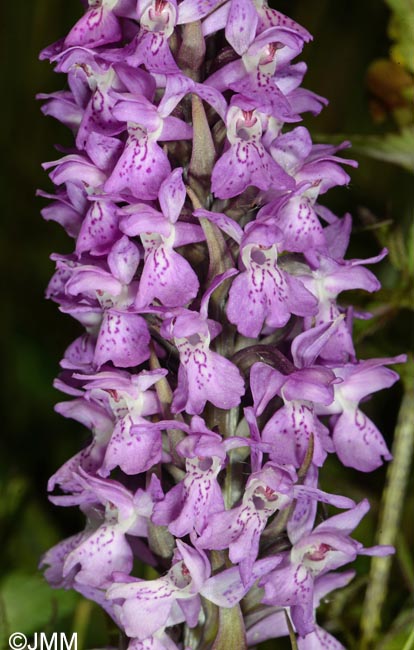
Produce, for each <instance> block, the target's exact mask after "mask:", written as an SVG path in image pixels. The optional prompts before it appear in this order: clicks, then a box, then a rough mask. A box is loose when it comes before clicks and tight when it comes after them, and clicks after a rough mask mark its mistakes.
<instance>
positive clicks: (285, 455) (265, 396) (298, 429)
mask: <svg viewBox="0 0 414 650" xmlns="http://www.w3.org/2000/svg"><path fill="white" fill-rule="evenodd" d="M334 381H335V375H334V373H333V372H332V370H330V369H328V368H324V367H311V368H303V369H300V370H297V371H295V372H292V373H291V374H289V375H287V376H286V375H283V374H282V373H281V372H279V371H278V370H276V369H275V368H270V367H269V366H267V365H266V364H263V363H255V364H254V365H253V366H252V370H251V373H250V386H251V389H252V394H253V399H254V410H255V413H256V414H257V415H261V414H262V413H263V411H264V409H265V408H266V406H267V404H268V403H269V401H270V400H271V399H272V398H273V397H274V396H275V395H279V396H280V397H281V398H282V399H283V402H284V405H283V406H282V407H281V408H279V409H278V410H276V411H275V413H274V414H273V415H272V416H271V418H270V420H269V421H268V422H267V424H266V425H265V427H264V428H263V431H262V434H261V439H262V441H263V442H264V443H266V444H267V445H268V452H269V455H270V458H271V459H272V460H274V461H275V462H277V463H287V464H291V465H293V466H294V467H300V465H301V464H302V462H303V460H304V458H305V455H306V452H307V449H308V446H309V441H310V437H311V435H312V436H313V444H314V452H313V458H312V461H313V462H314V463H315V464H316V465H317V466H318V467H320V466H322V465H323V463H324V461H325V458H326V455H327V452H328V451H333V450H334V448H333V445H332V442H331V441H330V438H329V431H328V429H327V428H326V427H325V426H324V425H323V424H322V423H321V422H319V420H318V418H317V415H316V412H315V408H314V403H318V404H319V403H321V404H331V402H333V399H334V388H333V383H334Z"/></svg>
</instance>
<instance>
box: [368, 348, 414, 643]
mask: <svg viewBox="0 0 414 650" xmlns="http://www.w3.org/2000/svg"><path fill="white" fill-rule="evenodd" d="M413 389H414V362H413V360H409V362H408V363H407V366H406V373H405V392H404V397H403V400H402V403H401V408H400V412H399V414H398V422H397V427H396V430H395V438H394V444H393V449H392V452H393V457H394V460H393V462H392V463H391V465H390V466H389V468H388V472H387V485H386V488H385V490H384V496H383V501H382V512H381V516H380V521H379V526H378V543H379V544H385V545H391V546H392V545H394V544H395V542H396V539H397V535H398V527H399V522H400V519H401V513H402V507H403V503H404V495H405V492H406V488H407V483H408V480H409V471H410V465H411V458H412V455H413V449H414V424H413V423H414V400H413ZM392 561H393V560H392V556H387V557H374V558H373V560H372V564H371V572H370V580H369V583H368V588H367V591H366V594H365V601H364V607H363V611H362V617H361V629H362V641H361V648H362V649H363V650H365V648H368V647H370V646H371V644H372V642H373V641H374V640H375V639H376V638H377V634H378V631H379V629H380V624H381V609H382V606H383V604H384V601H385V598H386V595H387V585H388V579H389V575H390V570H391V565H392Z"/></svg>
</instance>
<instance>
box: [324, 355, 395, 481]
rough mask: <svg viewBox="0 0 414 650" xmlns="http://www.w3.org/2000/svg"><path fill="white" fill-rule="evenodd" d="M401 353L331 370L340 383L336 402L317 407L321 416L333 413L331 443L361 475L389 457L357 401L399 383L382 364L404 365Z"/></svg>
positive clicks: (382, 441) (346, 463) (373, 426)
mask: <svg viewBox="0 0 414 650" xmlns="http://www.w3.org/2000/svg"><path fill="white" fill-rule="evenodd" d="M406 359H407V358H406V356H405V355H404V354H402V355H399V356H397V357H390V358H387V359H370V360H368V361H360V362H359V363H355V364H352V363H349V364H345V365H344V366H341V367H339V368H333V372H334V373H335V375H336V377H338V379H340V380H342V381H341V382H340V383H335V386H334V389H335V399H334V400H333V401H332V403H331V404H329V405H322V404H318V405H317V406H316V411H317V413H318V414H320V415H325V414H332V415H334V416H335V417H334V419H333V434H332V441H333V444H334V447H335V451H336V453H337V454H338V457H339V459H340V460H341V462H342V463H343V464H344V465H345V466H347V467H355V469H358V470H359V471H361V472H371V471H373V470H374V469H376V468H377V467H379V466H380V465H381V464H382V462H383V461H382V459H383V458H384V460H391V458H392V456H391V454H390V452H389V451H388V448H387V445H386V443H385V441H384V438H383V437H382V435H381V433H380V432H379V431H378V429H377V427H376V426H375V424H374V423H373V422H372V421H371V420H370V419H369V418H368V417H367V416H366V415H365V413H363V412H362V411H361V410H360V409H359V408H358V407H359V402H360V401H361V400H362V399H363V398H364V397H366V396H367V395H371V394H372V393H375V392H376V391H378V390H382V389H383V388H388V387H389V386H392V385H393V384H395V382H396V381H397V380H398V374H397V373H396V372H394V371H393V370H390V369H389V368H386V367H385V365H388V364H391V363H393V364H394V363H405V361H406Z"/></svg>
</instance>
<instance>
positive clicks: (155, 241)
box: [120, 168, 204, 308]
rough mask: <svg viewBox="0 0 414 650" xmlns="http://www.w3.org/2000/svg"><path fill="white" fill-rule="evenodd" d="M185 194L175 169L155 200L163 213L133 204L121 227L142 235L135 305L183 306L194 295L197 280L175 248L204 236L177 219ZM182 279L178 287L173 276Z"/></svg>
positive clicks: (199, 230) (193, 226)
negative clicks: (140, 266) (155, 300)
mask: <svg viewBox="0 0 414 650" xmlns="http://www.w3.org/2000/svg"><path fill="white" fill-rule="evenodd" d="M185 197H186V189H185V186H184V183H183V181H182V169H181V168H178V169H175V170H174V171H173V172H172V173H171V174H170V175H169V176H168V177H167V178H166V179H165V180H164V181H163V183H161V186H160V190H159V193H158V200H159V203H160V207H161V210H162V212H159V211H157V210H155V209H154V208H151V207H150V206H146V205H142V204H141V205H140V204H138V205H132V206H130V207H129V208H128V213H129V214H128V215H126V216H125V217H123V219H122V220H121V224H120V228H121V230H122V231H123V232H125V233H126V234H127V235H129V236H136V235H140V236H141V241H142V243H143V246H144V250H145V262H144V268H143V270H142V274H141V279H140V284H139V289H138V293H137V297H136V300H135V306H136V307H137V308H142V307H146V306H147V305H149V304H151V302H152V301H153V300H154V298H158V300H159V301H160V302H161V303H162V304H163V305H165V306H166V307H183V306H184V305H186V304H187V303H188V302H190V301H191V300H192V299H193V298H195V296H196V295H197V292H198V288H199V282H198V279H197V276H196V274H195V273H194V271H193V269H192V268H191V266H190V264H189V263H188V262H187V260H186V259H185V258H184V257H182V256H181V255H179V254H178V253H176V252H175V251H174V247H177V246H182V245H184V244H193V243H195V242H198V241H202V240H203V239H204V234H203V231H202V229H201V227H200V226H197V225H193V224H190V223H184V222H177V220H178V218H179V216H180V213H181V210H182V207H183V205H184V201H185ZM177 277H180V278H181V279H182V284H181V286H180V287H177V283H176V278H177Z"/></svg>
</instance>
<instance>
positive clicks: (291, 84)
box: [38, 0, 405, 650]
mask: <svg viewBox="0 0 414 650" xmlns="http://www.w3.org/2000/svg"><path fill="white" fill-rule="evenodd" d="M83 5H84V14H83V16H82V17H81V18H79V20H78V21H77V22H76V24H75V25H74V26H73V28H72V29H71V30H70V31H69V33H68V34H67V35H66V37H64V38H62V39H60V40H59V41H58V42H57V43H54V44H52V45H51V46H50V47H48V48H45V50H43V52H42V53H41V59H49V60H50V62H51V63H52V64H53V65H54V67H55V70H56V72H59V73H63V74H64V75H66V77H67V86H66V89H65V90H63V91H55V92H52V93H49V94H48V93H42V94H40V95H39V96H38V98H39V99H41V100H42V101H43V102H44V105H43V108H42V111H43V113H44V114H45V115H47V116H50V117H53V118H55V119H57V120H59V121H60V122H62V123H63V124H64V125H65V126H67V127H69V128H70V129H71V131H72V134H73V148H70V149H65V150H63V152H64V153H63V155H62V157H61V158H60V159H58V160H54V161H51V162H49V163H45V164H44V165H43V167H44V169H45V170H46V171H47V172H48V174H49V177H50V179H51V181H52V183H53V185H54V186H55V190H54V191H53V192H43V191H39V192H38V194H39V196H41V197H42V198H43V199H47V200H49V201H50V203H49V205H47V206H46V207H44V208H43V209H42V215H43V217H44V218H45V219H46V220H48V221H49V220H51V221H55V222H56V223H58V224H59V225H60V226H61V227H62V228H63V229H64V230H65V232H66V233H67V234H68V236H69V237H70V239H71V241H72V244H73V252H68V253H66V254H64V255H63V254H57V253H54V254H52V256H51V259H52V261H53V262H54V263H55V267H56V268H55V272H54V274H53V276H52V278H51V280H50V282H49V284H48V287H47V291H46V295H47V297H48V298H49V299H51V300H53V301H54V302H55V303H56V304H57V305H58V307H59V310H60V311H61V312H62V313H64V314H68V315H70V316H72V317H73V318H74V319H75V320H76V321H77V323H78V324H79V325H80V326H81V327H82V328H83V333H80V334H78V335H77V338H76V339H75V340H74V341H73V342H72V343H71V344H70V345H68V347H67V348H66V350H65V352H64V356H63V359H62V360H61V362H60V374H59V376H58V378H57V379H56V380H55V382H54V386H55V388H56V389H58V390H60V391H61V392H62V393H63V394H64V395H65V396H66V401H60V402H59V403H58V404H57V405H56V412H57V413H59V414H60V415H62V416H63V417H65V418H69V419H72V420H74V421H75V422H76V423H77V424H79V425H80V426H81V427H82V428H83V429H85V428H86V429H87V430H89V432H90V438H89V440H88V441H86V443H85V445H84V447H83V449H81V450H80V451H79V452H78V453H75V454H74V455H73V456H72V457H71V458H69V460H67V461H66V462H65V463H64V464H63V465H62V467H60V468H58V469H56V471H55V472H54V474H53V475H52V477H51V478H50V480H49V483H48V490H49V491H50V492H51V496H50V500H51V502H52V503H54V504H55V505H59V506H63V507H76V506H77V507H79V508H80V510H81V512H82V513H83V515H84V517H85V528H84V529H83V530H81V531H80V532H79V533H77V534H75V535H72V536H70V537H69V538H68V539H66V540H63V541H62V542H60V543H58V544H57V545H55V546H54V547H53V548H52V549H50V550H49V551H48V552H47V553H46V554H45V555H44V557H43V559H42V561H41V566H42V568H44V570H45V576H46V578H47V580H48V581H49V582H50V584H51V585H53V586H55V587H60V588H66V589H68V588H72V589H75V590H76V591H78V592H79V593H80V594H82V595H83V596H84V597H85V598H88V599H90V600H93V601H95V602H96V603H97V604H98V605H99V606H100V607H102V608H103V609H104V610H105V611H106V612H107V613H108V615H109V616H110V617H111V618H112V619H113V621H114V623H115V624H116V625H117V626H118V627H119V628H120V629H121V630H122V633H123V634H124V635H125V636H126V637H127V640H126V641H125V644H126V647H127V648H128V650H184V649H185V650H189V649H190V646H191V647H193V646H194V647H196V646H197V648H200V650H205V647H204V646H206V647H207V645H208V646H209V647H210V646H212V645H213V646H214V647H216V645H217V647H223V642H225V643H227V641H223V639H224V640H225V639H227V638H229V636H230V635H231V638H232V642H233V645H234V646H235V647H236V645H237V647H239V646H240V648H243V649H246V648H247V647H249V646H252V645H257V643H260V642H262V641H265V640H267V639H272V638H278V637H282V636H288V635H289V634H291V633H292V631H291V627H292V629H293V631H294V632H295V634H296V635H297V644H298V648H299V649H300V650H319V648H321V647H329V648H337V649H338V650H340V648H342V645H341V644H340V643H339V641H337V640H336V639H334V637H333V636H332V635H331V634H329V633H328V632H327V631H325V630H323V628H322V627H321V626H320V625H319V624H318V622H317V612H316V610H317V608H318V605H319V602H320V601H321V599H322V598H324V596H325V595H326V594H328V593H329V592H330V591H332V590H333V589H336V588H339V587H343V586H345V585H346V584H347V583H348V582H349V580H350V579H351V578H352V576H353V572H352V571H346V572H345V573H337V571H336V570H337V569H339V568H342V567H343V566H345V565H347V564H348V563H350V562H352V561H354V560H355V558H356V557H357V556H358V555H377V556H383V555H386V554H389V553H391V552H392V549H391V548H390V547H381V546H379V547H378V546H374V547H372V548H367V549H366V548H363V546H362V544H360V543H359V542H358V541H356V540H355V539H353V538H352V537H351V534H352V532H353V530H354V528H356V526H357V524H358V523H359V522H360V520H361V519H362V517H363V516H364V515H365V514H366V513H367V511H368V509H369V505H368V502H367V501H366V500H365V499H364V500H362V501H361V502H360V503H358V504H355V502H354V501H353V500H352V499H350V498H349V497H348V496H346V495H341V494H330V493H327V492H325V491H324V490H322V489H321V488H320V481H321V483H322V485H323V481H324V476H325V472H326V468H325V461H326V458H327V457H328V454H333V453H335V454H336V455H337V459H338V462H341V463H342V464H343V465H345V466H346V467H352V468H354V469H356V470H359V471H363V472H368V471H372V470H374V469H376V468H377V467H379V466H380V465H381V464H382V462H383V461H384V460H389V459H390V457H391V454H390V452H389V451H388V448H387V446H386V444H385V441H384V440H383V438H382V436H381V434H380V432H379V431H378V430H377V428H376V425H375V424H374V423H373V422H371V420H369V419H368V417H367V416H366V415H365V413H364V411H363V410H362V408H361V406H360V405H361V403H362V401H365V400H366V399H367V398H368V397H369V396H370V395H371V394H373V393H375V392H376V391H378V390H381V389H382V388H386V387H389V386H391V385H392V384H394V382H395V381H396V380H397V374H396V373H395V371H394V370H392V369H390V368H388V366H389V365H392V364H395V363H402V362H404V361H405V356H404V355H398V356H395V357H390V358H384V359H370V360H369V359H367V360H359V359H358V357H357V350H356V349H355V346H354V343H353V339H352V321H353V318H355V317H357V314H356V312H355V311H354V310H353V308H352V306H350V305H348V303H347V302H342V299H343V294H345V296H346V295H347V294H346V293H345V292H347V291H349V290H351V289H352V290H356V289H357V290H364V291H368V292H374V291H376V290H377V289H378V288H379V286H380V285H379V282H378V280H377V279H376V277H375V275H374V274H373V273H372V272H371V270H368V269H367V268H366V265H368V264H374V263H377V262H379V261H380V260H382V259H383V257H384V256H385V255H386V250H383V251H382V252H380V253H379V254H377V255H374V256H373V257H370V258H368V259H365V260H364V259H346V251H347V247H348V244H349V239H350V234H351V230H352V218H351V216H350V215H348V214H346V215H345V216H343V217H338V216H336V215H335V214H333V213H332V212H331V211H330V210H329V209H328V208H327V207H325V206H324V205H323V202H324V195H325V194H326V192H328V191H329V190H330V189H331V188H334V187H339V188H340V187H341V186H346V185H347V184H348V183H349V180H350V176H349V174H348V171H347V170H348V169H349V168H353V167H355V166H356V163H355V162H354V161H353V160H351V159H348V158H345V157H342V151H343V150H345V149H346V148H348V146H349V143H348V142H344V143H342V144H340V145H337V146H333V145H323V144H317V145H315V144H314V143H313V141H312V137H311V134H310V133H309V131H308V130H307V129H306V128H305V127H304V126H303V125H301V124H299V125H298V123H299V122H300V121H301V120H302V115H303V113H305V112H311V113H312V114H315V115H316V114H318V113H319V111H320V110H321V109H322V108H323V106H324V105H325V104H326V100H325V99H324V98H322V97H320V96H318V95H316V94H315V93H313V92H312V91H309V90H307V89H305V88H304V87H303V86H302V82H303V79H304V76H305V73H306V70H307V66H306V64H305V63H304V62H303V61H297V59H296V57H298V56H299V55H300V53H301V52H302V49H303V47H304V45H305V44H306V43H307V42H309V40H311V38H312V37H311V35H310V34H309V32H308V31H307V30H306V29H305V28H304V27H302V26H301V25H299V24H298V23H296V22H295V21H293V20H292V19H290V18H289V17H287V16H285V15H283V14H281V13H280V12H278V11H277V10H275V9H272V8H270V7H269V6H268V5H267V3H266V2H265V0H195V1H193V0H183V1H181V2H177V1H176V0H88V1H86V0H85V2H83ZM345 300H346V298H345ZM55 490H56V491H55ZM321 504H329V506H330V507H331V508H334V509H340V510H341V511H342V512H340V513H339V514H333V515H332V516H330V517H329V518H326V517H325V511H324V508H323V507H322V506H321ZM324 517H325V519H324ZM143 566H149V567H151V570H152V571H154V575H155V576H156V577H155V578H154V579H152V580H149V579H147V578H145V579H144V578H143V577H142V576H143V575H146V576H147V574H146V573H145V574H144V573H141V574H140V573H139V571H140V570H141V569H140V568H141V567H143ZM137 572H138V573H137ZM225 610H230V612H226V611H225ZM286 614H287V615H288V617H289V619H290V621H291V624H292V626H291V627H289V626H288V624H287V619H286ZM229 621H231V629H229V627H228V625H229ZM206 644H207V645H206Z"/></svg>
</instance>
